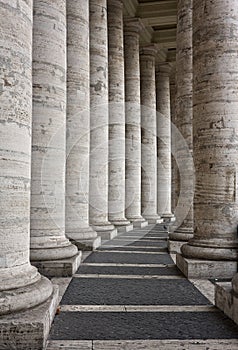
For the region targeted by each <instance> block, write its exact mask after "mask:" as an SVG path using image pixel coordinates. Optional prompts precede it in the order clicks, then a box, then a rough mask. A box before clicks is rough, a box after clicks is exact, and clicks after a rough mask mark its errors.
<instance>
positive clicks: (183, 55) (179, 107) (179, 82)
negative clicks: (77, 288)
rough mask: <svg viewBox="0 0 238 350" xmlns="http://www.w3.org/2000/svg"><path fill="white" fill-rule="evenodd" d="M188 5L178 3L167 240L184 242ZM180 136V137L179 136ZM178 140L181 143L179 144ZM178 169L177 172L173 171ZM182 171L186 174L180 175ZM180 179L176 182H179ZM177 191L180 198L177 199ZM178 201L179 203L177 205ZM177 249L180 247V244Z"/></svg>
mask: <svg viewBox="0 0 238 350" xmlns="http://www.w3.org/2000/svg"><path fill="white" fill-rule="evenodd" d="M192 5H193V0H179V1H178V24H177V49H176V102H175V103H176V105H175V109H176V111H175V113H176V116H175V119H174V122H173V127H172V140H173V141H172V143H173V148H172V151H173V155H174V157H175V160H176V163H177V164H175V163H174V173H175V181H176V183H175V184H174V189H175V193H176V195H175V197H176V199H175V200H176V201H177V206H176V212H175V215H176V219H177V223H176V225H175V228H176V230H175V232H172V233H171V234H170V235H169V238H170V240H172V241H179V242H184V241H185V242H186V241H188V240H189V239H190V238H192V237H193V191H194V186H193V182H194V167H193V161H192V152H193V124H192V120H193V96H192V95H193V62H192V57H193V56H192V54H193V52H192V14H193V12H192ZM180 135H181V136H180ZM180 138H182V139H183V140H184V141H185V142H181V141H180ZM177 167H178V168H177ZM184 169H186V171H184ZM179 177H180V178H179ZM179 191H180V195H179ZM178 201H179V202H178ZM180 245H181V243H180Z"/></svg>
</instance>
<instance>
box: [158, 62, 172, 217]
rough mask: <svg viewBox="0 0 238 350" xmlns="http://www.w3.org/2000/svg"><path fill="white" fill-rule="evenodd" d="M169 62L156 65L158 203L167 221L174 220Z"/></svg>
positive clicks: (162, 215)
mask: <svg viewBox="0 0 238 350" xmlns="http://www.w3.org/2000/svg"><path fill="white" fill-rule="evenodd" d="M170 72H171V67H170V64H169V63H161V64H159V65H157V67H156V106H157V108H156V109H157V112H158V113H157V157H158V160H157V205H158V214H159V215H160V216H161V218H162V219H163V220H164V221H165V222H171V221H174V215H173V214H172V211H171V110H170V81H169V76H170Z"/></svg>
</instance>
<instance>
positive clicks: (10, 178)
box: [0, 0, 53, 315]
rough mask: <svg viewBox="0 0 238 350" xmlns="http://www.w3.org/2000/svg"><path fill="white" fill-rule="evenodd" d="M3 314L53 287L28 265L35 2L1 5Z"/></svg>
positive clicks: (46, 294) (0, 276)
mask: <svg viewBox="0 0 238 350" xmlns="http://www.w3.org/2000/svg"><path fill="white" fill-rule="evenodd" d="M0 16H1V38H0V59H1V73H0V80H1V91H0V95H1V114H0V149H1V150H0V168H1V175H0V192H1V201H0V212H1V220H0V256H1V259H0V280H1V284H0V315H4V314H8V313H12V312H15V311H22V310H26V309H28V308H32V307H34V306H36V305H39V304H41V303H43V302H44V301H45V300H47V299H48V298H49V297H50V295H51V294H52V291H53V288H52V284H51V282H50V281H49V280H47V279H46V278H45V277H41V275H40V274H39V273H38V271H37V269H36V268H35V267H33V266H31V265H30V262H29V249H30V247H29V240H30V232H29V231H30V180H31V178H30V166H31V122H32V119H31V117H32V1H28V2H25V1H23V0H19V1H18V6H15V3H14V2H13V1H11V0H9V1H5V0H4V1H0Z"/></svg>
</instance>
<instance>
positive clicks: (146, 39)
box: [123, 0, 177, 62]
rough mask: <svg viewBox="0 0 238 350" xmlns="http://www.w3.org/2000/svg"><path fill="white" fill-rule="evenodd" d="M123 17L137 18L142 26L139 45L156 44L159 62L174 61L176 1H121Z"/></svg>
mask: <svg viewBox="0 0 238 350" xmlns="http://www.w3.org/2000/svg"><path fill="white" fill-rule="evenodd" d="M123 2H124V17H139V18H141V20H142V22H143V24H144V30H143V31H142V32H141V37H140V42H141V44H142V45H143V44H147V43H156V44H157V45H158V48H160V49H161V50H160V53H161V54H160V56H161V57H159V60H161V61H163V60H164V57H165V56H166V57H167V61H170V62H173V61H175V55H176V27H177V0H123Z"/></svg>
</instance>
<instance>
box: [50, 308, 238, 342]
mask: <svg viewBox="0 0 238 350" xmlns="http://www.w3.org/2000/svg"><path fill="white" fill-rule="evenodd" d="M50 338H51V339H56V340H60V339H62V340H130V339H131V340H133V339H134V340H135V339H137V340H139V339H143V340H145V339H201V340H202V339H238V332H237V327H236V325H235V324H234V323H233V322H232V321H231V320H230V319H228V318H227V317H226V316H224V314H223V313H222V312H216V313H213V312H173V313H171V312H170V313H168V312H161V313H149V312H146V313H144V312H140V313H133V312H131V313H110V312H109V313H99V312H90V313H86V312H82V313H80V312H62V313H60V314H59V315H58V316H56V318H55V321H54V324H53V327H52V331H51V337H50Z"/></svg>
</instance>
